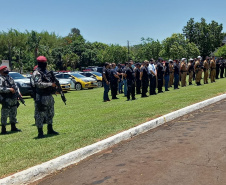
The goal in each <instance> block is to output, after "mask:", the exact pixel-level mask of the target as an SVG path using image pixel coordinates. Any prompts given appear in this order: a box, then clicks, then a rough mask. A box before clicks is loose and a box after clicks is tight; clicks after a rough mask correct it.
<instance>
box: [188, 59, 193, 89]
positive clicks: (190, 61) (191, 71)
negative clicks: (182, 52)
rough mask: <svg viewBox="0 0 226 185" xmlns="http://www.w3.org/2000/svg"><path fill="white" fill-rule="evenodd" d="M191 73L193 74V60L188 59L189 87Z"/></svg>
mask: <svg viewBox="0 0 226 185" xmlns="http://www.w3.org/2000/svg"><path fill="white" fill-rule="evenodd" d="M193 72H194V65H193V59H192V58H190V59H189V62H188V76H189V79H188V81H189V85H192V78H193Z"/></svg>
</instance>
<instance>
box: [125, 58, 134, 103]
mask: <svg viewBox="0 0 226 185" xmlns="http://www.w3.org/2000/svg"><path fill="white" fill-rule="evenodd" d="M132 64H133V62H131V61H130V62H129V64H128V67H127V69H126V71H125V77H126V79H127V101H130V94H131V96H132V100H136V98H135V72H134V70H133V68H132Z"/></svg>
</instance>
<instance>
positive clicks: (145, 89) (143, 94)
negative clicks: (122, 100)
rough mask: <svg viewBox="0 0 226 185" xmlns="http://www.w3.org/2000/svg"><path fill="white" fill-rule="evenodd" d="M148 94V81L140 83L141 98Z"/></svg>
mask: <svg viewBox="0 0 226 185" xmlns="http://www.w3.org/2000/svg"><path fill="white" fill-rule="evenodd" d="M147 92H148V80H146V81H142V95H141V96H147V94H146V93H147Z"/></svg>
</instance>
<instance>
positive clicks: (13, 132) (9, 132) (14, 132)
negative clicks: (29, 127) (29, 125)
mask: <svg viewBox="0 0 226 185" xmlns="http://www.w3.org/2000/svg"><path fill="white" fill-rule="evenodd" d="M6 132H7V133H6V134H0V136H6V135H10V134H16V133H20V132H22V131H6Z"/></svg>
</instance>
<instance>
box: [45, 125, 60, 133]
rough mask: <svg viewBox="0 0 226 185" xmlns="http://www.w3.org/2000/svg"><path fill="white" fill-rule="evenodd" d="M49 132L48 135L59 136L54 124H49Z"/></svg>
mask: <svg viewBox="0 0 226 185" xmlns="http://www.w3.org/2000/svg"><path fill="white" fill-rule="evenodd" d="M47 130H48V132H47V134H53V135H58V134H59V133H58V132H56V131H54V130H53V125H52V124H48V127H47Z"/></svg>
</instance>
